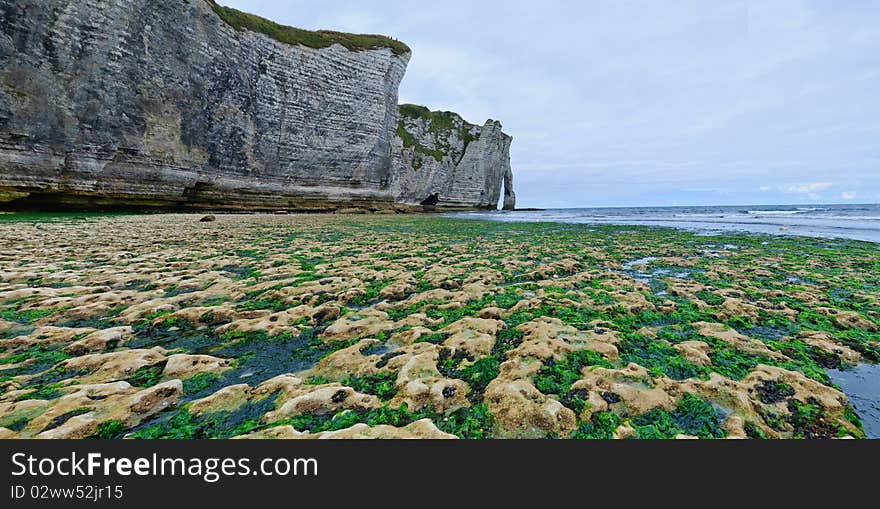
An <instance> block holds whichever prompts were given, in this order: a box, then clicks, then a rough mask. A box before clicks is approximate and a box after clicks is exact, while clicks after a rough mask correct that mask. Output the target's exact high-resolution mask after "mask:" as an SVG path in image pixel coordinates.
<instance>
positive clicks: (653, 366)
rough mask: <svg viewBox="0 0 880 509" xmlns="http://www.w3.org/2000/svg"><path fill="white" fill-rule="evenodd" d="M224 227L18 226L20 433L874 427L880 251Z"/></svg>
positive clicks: (564, 432)
mask: <svg viewBox="0 0 880 509" xmlns="http://www.w3.org/2000/svg"><path fill="white" fill-rule="evenodd" d="M201 218H202V216H201V215H192V214H162V215H88V214H79V215H76V214H67V215H58V216H51V215H19V214H15V215H5V216H4V217H3V220H2V222H0V241H2V242H0V246H2V247H0V267H2V269H0V317H2V321H0V337H2V339H0V387H2V394H0V436H2V437H4V438H14V437H22V438H25V437H39V438H86V437H100V438H122V437H130V438H221V437H222V438H228V437H235V438H265V437H272V438H319V437H325V438H351V437H374V438H391V437H420V438H455V437H460V438H543V437H553V438H691V437H698V438H838V437H853V438H861V437H864V436H865V433H864V431H863V428H862V424H861V422H860V418H859V415H858V414H857V412H856V411H854V409H853V406H852V405H851V402H850V400H849V399H848V398H847V396H846V395H845V394H844V393H843V392H841V390H840V389H839V388H838V387H836V386H835V385H834V384H833V383H832V381H831V379H829V376H828V374H827V370H829V369H837V368H842V367H847V366H852V365H856V364H858V363H860V362H867V361H872V362H876V361H878V360H880V342H878V328H880V300H878V288H880V252H878V250H877V249H876V246H875V245H874V244H870V243H864V242H858V241H847V240H830V239H808V238H790V237H771V236H763V235H737V234H729V235H720V236H707V235H697V234H694V233H689V232H683V231H676V230H671V229H662V228H646V227H634V226H596V225H566V224H554V223H495V222H482V221H471V220H455V219H449V218H442V217H431V216H375V215H327V214H323V215H275V214H262V215H217V216H216V217H215V220H213V221H200V219H201Z"/></svg>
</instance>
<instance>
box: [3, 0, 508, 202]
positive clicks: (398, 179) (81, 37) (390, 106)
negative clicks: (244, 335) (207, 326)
mask: <svg viewBox="0 0 880 509" xmlns="http://www.w3.org/2000/svg"><path fill="white" fill-rule="evenodd" d="M409 58H410V54H409V52H406V51H404V52H401V51H397V52H395V51H393V50H392V48H390V47H377V48H374V49H364V50H356V51H353V50H350V49H347V48H345V47H343V46H341V45H339V44H335V45H332V46H329V47H325V48H321V49H314V48H310V47H306V46H302V45H297V44H285V43H282V42H278V41H276V40H274V39H272V38H270V37H268V36H266V35H263V34H261V33H256V32H252V31H248V30H241V31H239V30H236V29H235V28H233V27H232V26H230V25H229V24H227V23H226V22H225V21H223V20H222V19H221V18H220V17H219V16H218V15H217V13H215V12H214V10H213V8H212V5H211V4H210V3H209V2H208V0H78V1H76V2H69V1H67V0H0V202H2V201H7V202H8V204H14V203H21V202H22V201H23V202H25V203H27V204H31V205H33V206H41V205H61V206H65V205H67V206H69V205H74V206H100V205H104V204H110V205H113V204H122V205H131V206H163V207H182V208H223V209H288V210H316V209H334V208H342V207H363V208H372V209H381V208H397V207H398V206H397V205H396V202H403V203H419V202H420V201H422V200H423V199H424V196H421V198H419V196H420V195H423V194H424V191H426V190H432V191H431V192H437V193H440V195H441V196H443V197H444V198H443V202H444V203H448V205H449V206H455V207H460V206H467V207H487V206H489V205H490V204H493V203H497V200H498V186H500V182H501V180H502V177H503V175H504V167H503V164H504V163H503V160H504V159H505V154H506V150H507V147H509V143H510V140H509V137H508V138H505V136H504V135H503V134H502V133H501V132H500V125H499V126H497V128H496V127H494V125H493V126H489V125H488V124H487V126H488V130H487V128H486V127H484V128H483V129H480V128H479V127H476V126H470V125H468V126H467V127H466V129H467V130H468V132H470V133H472V135H471V136H476V134H477V133H480V132H485V135H480V138H481V139H480V140H475V141H471V142H470V143H468V144H467V145H468V146H467V149H465V144H466V143H465V140H464V139H460V140H459V139H450V141H449V143H443V144H441V145H440V146H437V147H433V148H432V150H435V151H436V152H435V154H436V155H437V156H438V157H439V159H440V161H437V160H436V159H433V158H432V160H433V161H434V163H430V164H426V165H425V167H426V168H427V170H428V171H425V172H422V173H418V169H415V168H414V167H413V166H411V165H408V164H404V159H406V157H405V156H401V154H400V153H399V152H400V149H399V148H398V146H399V145H400V146H402V142H401V140H400V139H399V137H398V136H396V135H395V132H396V131H397V130H398V118H399V113H398V106H397V102H398V86H399V84H400V81H401V80H402V78H403V75H404V73H405V71H406V66H407V63H408V61H409ZM459 120H460V119H459ZM462 122H463V121H462ZM424 136H425V134H424V133H420V134H419V139H420V140H423V138H424ZM482 138H485V139H484V140H483V139H482ZM505 140H506V141H505ZM468 141H470V140H468ZM471 145H473V146H471ZM392 146H394V150H392ZM414 161H415V160H414V159H412V158H409V159H407V163H414ZM414 164H415V163H414ZM507 167H508V168H509V161H508V163H507ZM410 170H413V171H410ZM397 172H403V173H404V174H397ZM15 199H17V200H18V201H17V202H13V201H10V200H15ZM493 200H494V201H493ZM492 206H494V205H492Z"/></svg>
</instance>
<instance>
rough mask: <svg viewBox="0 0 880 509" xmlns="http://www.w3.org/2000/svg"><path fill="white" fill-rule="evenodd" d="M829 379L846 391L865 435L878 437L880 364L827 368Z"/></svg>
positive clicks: (879, 429)
mask: <svg viewBox="0 0 880 509" xmlns="http://www.w3.org/2000/svg"><path fill="white" fill-rule="evenodd" d="M826 371H827V372H828V376H830V377H831V381H833V382H834V383H835V384H837V385H838V386H840V388H841V389H843V392H844V393H846V395H847V397H848V398H849V400H850V402H851V403H852V405H853V407H855V409H856V413H858V414H859V417H861V418H862V425H863V426H864V427H865V435H866V436H867V437H868V438H880V364H867V363H864V364H859V365H858V366H856V367H854V368H851V369H847V370H845V371H841V370H837V369H828V370H826Z"/></svg>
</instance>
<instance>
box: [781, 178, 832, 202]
mask: <svg viewBox="0 0 880 509" xmlns="http://www.w3.org/2000/svg"><path fill="white" fill-rule="evenodd" d="M832 185H834V184H832V183H831V182H812V183H809V184H788V185H785V186H779V190H780V191H781V192H783V193H785V194H807V195H810V198H812V197H813V196H814V195H816V194H817V193H818V192H819V191H825V190H826V189H828V188H829V187H831V186H832Z"/></svg>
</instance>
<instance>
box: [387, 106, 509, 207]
mask: <svg viewBox="0 0 880 509" xmlns="http://www.w3.org/2000/svg"><path fill="white" fill-rule="evenodd" d="M402 112H403V114H402V116H401V120H400V124H399V126H398V130H397V136H396V138H395V140H394V141H393V142H392V154H393V170H392V185H391V187H392V191H393V192H394V194H395V196H397V199H398V201H401V202H403V203H408V204H425V205H432V206H437V207H442V208H482V209H494V208H497V207H498V200H499V197H500V195H501V188H502V183H503V182H507V181H508V180H505V176H506V175H510V178H509V182H510V186H512V184H513V181H512V175H511V170H510V144H511V142H512V140H513V139H512V138H511V137H510V136H508V135H506V134H504V133H503V132H502V130H501V123H500V122H497V121H493V120H489V121H487V122H486V124H485V125H483V126H482V127H479V126H476V125H472V124H469V123H467V122H465V121H464V120H462V119H461V117H459V116H458V115H455V114H454V113H448V112H428V111H427V110H425V109H422V110H421V111H419V110H417V109H415V108H414V107H412V106H408V105H405V106H403V107H402ZM407 113H409V115H408V114H407ZM508 189H510V194H511V195H512V192H513V191H512V187H509V188H508ZM512 199H513V198H512V196H510V197H507V198H506V202H509V203H508V204H509V205H510V206H511V207H512V206H513V205H512V203H513V202H512Z"/></svg>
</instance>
